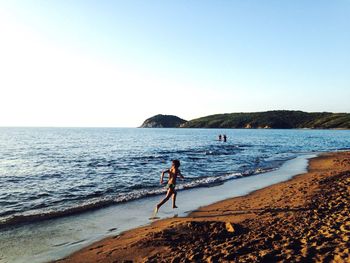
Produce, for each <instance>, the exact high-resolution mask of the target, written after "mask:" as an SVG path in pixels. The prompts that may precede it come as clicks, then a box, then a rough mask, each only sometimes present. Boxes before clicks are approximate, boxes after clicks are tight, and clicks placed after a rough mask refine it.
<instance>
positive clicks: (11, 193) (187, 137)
mask: <svg viewBox="0 0 350 263" xmlns="http://www.w3.org/2000/svg"><path fill="white" fill-rule="evenodd" d="M219 134H222V135H223V134H225V135H226V136H227V142H223V141H219V140H218V135H219ZM349 149H350V131H349V130H306V129H297V130H271V129H141V128H0V227H2V228H3V227H5V226H8V225H11V226H13V225H17V224H23V223H26V222H33V221H40V220H46V219H51V218H56V217H63V216H68V215H71V214H77V213H82V212H85V211H90V210H95V209H99V208H103V207H107V206H111V205H115V204H118V203H124V202H130V201H132V200H136V199H142V198H147V197H149V196H154V195H160V194H163V193H164V192H165V191H166V188H165V187H164V185H160V183H159V181H160V174H161V172H162V171H163V170H165V169H167V168H170V166H171V161H172V160H173V159H178V160H180V162H181V166H180V170H181V171H182V174H183V175H184V177H185V180H183V181H180V180H179V181H178V185H177V189H178V190H180V191H182V190H183V191H186V190H187V189H191V188H199V187H211V186H213V185H218V184H222V183H223V182H225V181H227V180H235V179H238V178H242V177H249V176H252V175H259V174H264V173H265V172H267V171H272V170H276V169H278V168H279V167H280V166H281V165H282V164H283V163H284V162H286V161H287V160H291V159H293V158H296V157H297V156H299V155H301V154H306V153H313V152H317V153H319V152H328V151H340V150H349Z"/></svg>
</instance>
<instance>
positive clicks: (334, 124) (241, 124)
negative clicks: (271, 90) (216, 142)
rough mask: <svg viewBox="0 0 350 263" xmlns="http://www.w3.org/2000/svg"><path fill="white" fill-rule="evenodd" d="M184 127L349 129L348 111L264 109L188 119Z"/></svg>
mask: <svg viewBox="0 0 350 263" xmlns="http://www.w3.org/2000/svg"><path fill="white" fill-rule="evenodd" d="M181 127H184V128H272V129H293V128H310V129H350V114H349V113H330V112H312V113H308V112H303V111H286V110H278V111H266V112H252V113H227V114H216V115H210V116H206V117H202V118H198V119H194V120H191V121H188V122H186V123H184V124H182V125H181Z"/></svg>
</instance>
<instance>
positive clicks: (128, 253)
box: [58, 152, 350, 262]
mask: <svg viewBox="0 0 350 263" xmlns="http://www.w3.org/2000/svg"><path fill="white" fill-rule="evenodd" d="M349 200H350V152H338V153H328V154H322V155H321V156H319V157H317V158H314V159H312V160H311V161H310V164H309V169H308V172H307V173H305V174H302V175H298V176H295V177H294V178H293V179H291V180H289V181H286V182H283V183H279V184H276V185H272V186H269V187H267V188H264V189H261V190H258V191H255V192H253V193H251V194H249V195H247V196H243V197H237V198H232V199H228V200H225V201H222V202H218V203H215V204H212V205H209V206H206V207H202V208H200V209H198V210H196V211H193V212H192V213H191V214H190V215H189V216H188V217H184V218H180V217H179V218H170V219H165V220H159V221H155V222H153V223H152V224H151V225H148V226H144V227H140V228H137V229H133V230H130V231H126V232H124V233H122V234H120V235H116V236H114V237H110V238H107V239H104V240H102V241H100V242H97V243H95V244H93V245H91V246H89V247H86V248H84V249H82V250H80V251H78V252H76V253H74V254H73V255H71V256H69V257H67V258H65V259H63V260H59V261H58V262H131V261H133V262H256V261H258V262H276V261H285V262H298V261H304V262H311V261H312V262H329V261H332V260H333V261H334V262H349V261H350V252H349V248H348V247H349V244H350V220H349ZM179 205H181V204H179Z"/></svg>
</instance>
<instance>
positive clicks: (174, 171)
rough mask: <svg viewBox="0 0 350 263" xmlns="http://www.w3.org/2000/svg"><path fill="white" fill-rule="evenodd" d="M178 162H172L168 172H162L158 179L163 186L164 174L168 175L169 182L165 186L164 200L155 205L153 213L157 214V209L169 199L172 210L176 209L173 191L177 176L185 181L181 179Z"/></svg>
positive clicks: (174, 192) (174, 191)
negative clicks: (170, 199) (171, 200)
mask: <svg viewBox="0 0 350 263" xmlns="http://www.w3.org/2000/svg"><path fill="white" fill-rule="evenodd" d="M179 167H180V161H179V160H173V161H172V165H171V168H170V169H168V170H165V171H163V172H162V175H161V177H160V183H161V184H163V183H164V181H163V178H164V174H166V173H167V174H169V180H168V184H167V188H168V191H167V193H166V196H165V198H164V199H163V200H162V201H160V203H158V204H157V206H156V209H155V213H157V212H158V210H159V208H160V207H161V206H162V205H163V204H164V203H165V202H166V201H168V200H169V198H170V197H172V198H173V208H177V206H176V204H175V202H176V194H177V193H176V190H175V185H176V179H177V177H178V176H179V177H180V178H181V179H182V180H183V179H185V178H184V177H183V175H182V174H181V172H180V170H179Z"/></svg>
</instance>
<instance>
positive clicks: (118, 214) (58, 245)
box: [0, 153, 316, 263]
mask: <svg viewBox="0 0 350 263" xmlns="http://www.w3.org/2000/svg"><path fill="white" fill-rule="evenodd" d="M315 155H316V154H315V153H313V154H302V155H300V156H298V157H296V158H294V159H291V160H288V161H286V162H285V163H283V164H282V166H281V167H280V168H279V169H277V170H273V171H270V172H266V173H261V174H256V175H252V176H247V177H241V178H237V179H233V180H228V181H226V182H224V183H223V184H220V185H215V186H212V187H198V188H192V189H188V190H185V191H181V192H180V193H179V195H178V197H177V199H178V205H180V206H179V208H178V209H175V210H173V209H171V203H170V202H168V203H167V204H165V205H164V208H163V207H162V209H161V211H160V212H159V213H158V216H159V217H160V218H162V219H163V218H171V217H179V218H180V217H185V216H188V214H189V213H190V212H191V211H194V210H196V209H198V208H199V207H202V206H205V205H210V204H213V203H216V202H218V201H222V200H225V199H228V198H232V197H235V196H242V195H246V194H247V193H250V192H252V191H254V190H256V189H261V188H263V187H266V186H269V185H272V184H275V183H278V182H281V181H286V180H288V179H289V178H291V177H292V176H295V175H296V174H299V173H303V172H304V171H306V168H307V162H308V159H309V158H312V157H314V156H315ZM160 198H162V196H153V197H152V196H151V197H147V198H143V199H139V200H134V201H131V202H126V203H121V204H118V205H115V206H110V207H107V208H102V209H99V210H95V211H90V212H88V213H82V214H77V215H73V216H69V217H62V218H56V219H50V220H44V221H39V222H33V223H28V224H24V225H20V226H16V227H14V228H12V227H10V228H9V229H7V230H5V229H3V230H1V235H0V251H2V254H1V256H0V257H2V259H3V260H5V262H14V263H22V262H23V263H24V262H28V260H29V261H31V262H51V261H54V260H59V259H62V258H64V257H67V256H69V255H71V254H72V253H74V252H76V251H79V250H81V249H83V248H84V247H88V246H89V245H91V244H93V243H95V242H98V241H100V240H103V239H104V238H106V237H111V236H115V235H119V234H120V233H122V232H125V231H127V230H130V229H134V228H137V227H140V226H146V225H150V220H149V217H150V216H151V214H152V213H153V210H154V205H155V204H156V203H158V202H159V200H160ZM17 244H22V245H21V246H17Z"/></svg>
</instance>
